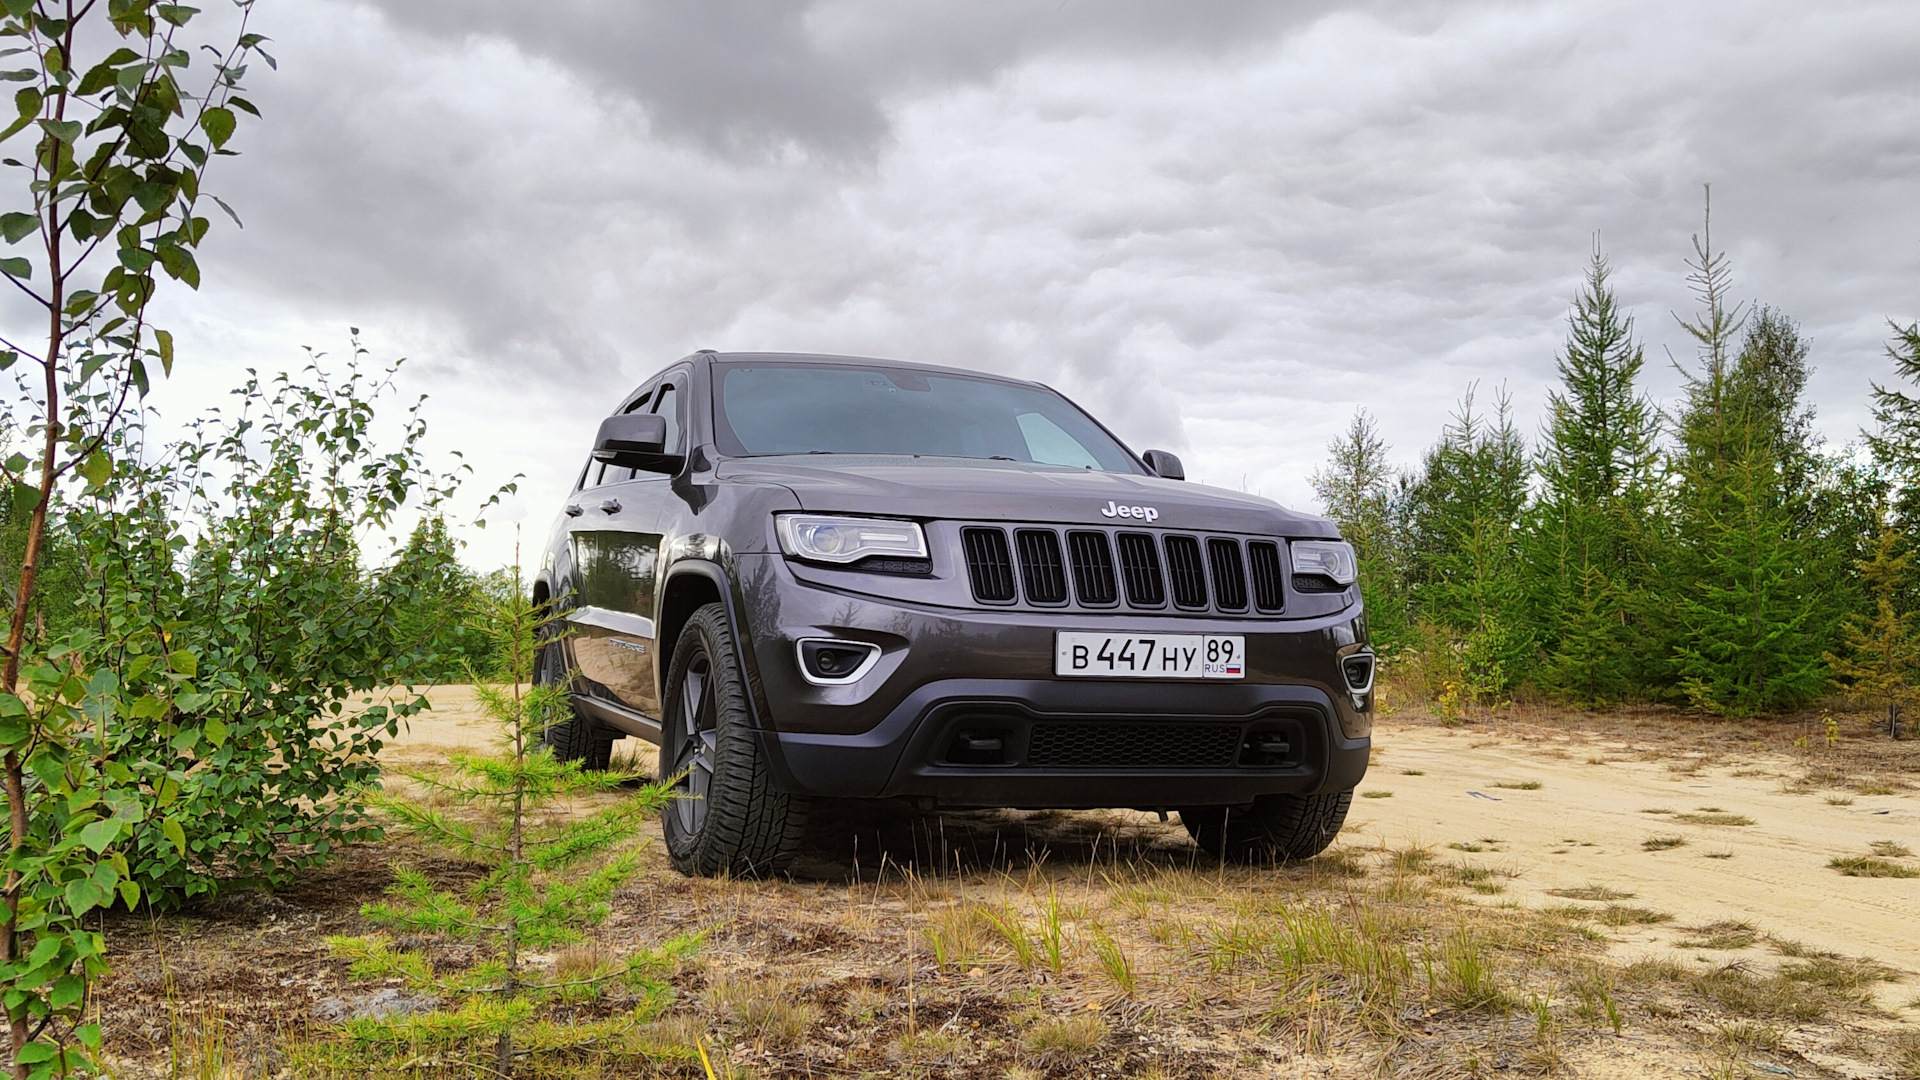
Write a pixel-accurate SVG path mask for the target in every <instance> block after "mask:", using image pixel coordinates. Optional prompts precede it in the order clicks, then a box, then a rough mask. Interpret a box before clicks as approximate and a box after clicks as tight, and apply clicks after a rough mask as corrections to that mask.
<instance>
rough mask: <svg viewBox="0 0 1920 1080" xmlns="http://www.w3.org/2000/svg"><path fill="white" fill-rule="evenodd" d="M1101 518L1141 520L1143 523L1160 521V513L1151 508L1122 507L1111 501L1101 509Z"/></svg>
mask: <svg viewBox="0 0 1920 1080" xmlns="http://www.w3.org/2000/svg"><path fill="white" fill-rule="evenodd" d="M1100 516H1101V517H1124V518H1139V519H1140V520H1141V521H1158V520H1160V511H1158V510H1156V509H1154V508H1153V507H1151V506H1121V505H1119V504H1118V503H1114V502H1111V501H1110V502H1108V503H1107V505H1105V506H1103V507H1101V508H1100Z"/></svg>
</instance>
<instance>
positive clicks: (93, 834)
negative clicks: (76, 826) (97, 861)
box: [79, 818, 122, 855]
mask: <svg viewBox="0 0 1920 1080" xmlns="http://www.w3.org/2000/svg"><path fill="white" fill-rule="evenodd" d="M121 828H122V825H121V823H120V819H118V818H107V819H105V820H104V821H96V822H94V823H93V824H91V825H89V826H87V827H86V828H84V829H81V830H80V836H79V840H80V842H81V843H82V844H84V845H86V848H87V850H88V851H91V852H93V853H94V854H95V855H98V854H100V853H101V852H103V851H105V850H107V849H108V848H110V847H112V846H113V842H114V841H115V840H118V839H120V830H121Z"/></svg>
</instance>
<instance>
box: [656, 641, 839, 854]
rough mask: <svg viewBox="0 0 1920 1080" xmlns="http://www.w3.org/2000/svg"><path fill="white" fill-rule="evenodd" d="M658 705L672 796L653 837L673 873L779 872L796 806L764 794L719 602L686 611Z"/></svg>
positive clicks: (794, 828)
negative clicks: (662, 839) (663, 845)
mask: <svg viewBox="0 0 1920 1080" xmlns="http://www.w3.org/2000/svg"><path fill="white" fill-rule="evenodd" d="M662 705H663V707H662V708H661V710H660V711H661V724H660V757H661V762H660V775H662V776H664V777H670V778H671V779H672V784H673V796H674V798H673V801H672V802H670V803H668V804H667V808H666V810H665V812H664V813H663V814H662V817H661V831H662V832H663V833H664V834H665V836H666V842H667V855H668V857H670V858H671V859H672V860H673V866H674V869H676V870H678V871H680V872H681V873H683V874H687V875H691V876H699V877H713V876H715V875H719V874H734V875H739V876H743V877H753V876H760V875H766V874H777V873H780V872H782V871H784V870H785V869H786V868H787V866H788V865H789V864H791V863H792V862H793V857H794V855H795V853H796V852H798V850H799V847H800V837H801V833H802V831H803V830H804V828H805V826H806V805H805V803H804V802H803V801H802V800H800V799H797V798H795V797H793V796H791V795H786V794H782V793H781V792H778V791H775V790H774V789H773V785H772V783H771V778H770V777H769V775H768V773H767V766H766V762H765V761H764V760H762V759H761V756H760V746H759V743H758V742H757V741H756V740H755V739H754V733H753V728H752V722H751V720H750V714H749V713H748V711H747V688H746V680H745V679H743V678H742V677H741V674H740V665H739V663H738V661H737V659H736V654H735V652H734V647H733V628H732V627H731V626H729V625H728V623H727V612H726V609H725V608H723V607H721V606H720V605H719V604H708V605H706V606H705V607H703V608H701V609H700V610H699V611H696V612H694V615H693V618H691V619H689V620H687V625H686V627H685V629H683V630H682V631H681V632H680V639H679V641H678V642H677V643H676V644H675V645H674V649H673V663H672V665H671V666H670V667H669V668H668V672H667V692H666V700H665V701H664V702H663V703H662Z"/></svg>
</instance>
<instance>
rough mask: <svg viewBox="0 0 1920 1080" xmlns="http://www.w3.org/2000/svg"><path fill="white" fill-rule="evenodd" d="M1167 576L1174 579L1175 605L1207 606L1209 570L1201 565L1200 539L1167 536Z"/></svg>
mask: <svg viewBox="0 0 1920 1080" xmlns="http://www.w3.org/2000/svg"><path fill="white" fill-rule="evenodd" d="M1167 576H1168V577H1171V578H1172V579H1173V606H1175V607H1183V608H1203V607H1206V606H1207V570H1206V567H1204V566H1202V565H1200V541H1198V540H1195V539H1194V538H1193V537H1191V536H1169V537H1167Z"/></svg>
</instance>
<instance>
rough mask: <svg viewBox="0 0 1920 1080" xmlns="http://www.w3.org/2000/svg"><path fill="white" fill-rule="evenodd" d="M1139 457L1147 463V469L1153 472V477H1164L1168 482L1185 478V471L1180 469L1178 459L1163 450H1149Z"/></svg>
mask: <svg viewBox="0 0 1920 1080" xmlns="http://www.w3.org/2000/svg"><path fill="white" fill-rule="evenodd" d="M1140 457H1141V460H1143V461H1145V462H1146V463H1147V468H1149V469H1152V470H1153V474H1154V475H1155V476H1164V477H1166V478H1167V479H1169V480H1185V479H1186V478H1187V470H1185V469H1183V468H1181V467H1180V459H1179V458H1177V457H1174V456H1173V455H1172V454H1169V453H1167V452H1166V451H1165V450H1149V451H1147V452H1146V453H1144V454H1142V455H1140Z"/></svg>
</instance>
